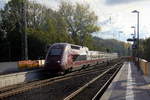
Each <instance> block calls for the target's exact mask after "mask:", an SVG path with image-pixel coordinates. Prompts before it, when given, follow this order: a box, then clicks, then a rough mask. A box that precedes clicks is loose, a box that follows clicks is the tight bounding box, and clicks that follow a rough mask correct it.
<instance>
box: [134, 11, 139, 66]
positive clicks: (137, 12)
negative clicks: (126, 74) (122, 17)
mask: <svg viewBox="0 0 150 100" xmlns="http://www.w3.org/2000/svg"><path fill="white" fill-rule="evenodd" d="M132 13H136V14H137V57H138V67H139V13H140V12H139V11H137V10H133V11H132Z"/></svg>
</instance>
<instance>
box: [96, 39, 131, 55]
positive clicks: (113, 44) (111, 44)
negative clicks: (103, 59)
mask: <svg viewBox="0 0 150 100" xmlns="http://www.w3.org/2000/svg"><path fill="white" fill-rule="evenodd" d="M93 45H94V49H95V50H99V51H105V52H106V51H107V52H117V53H119V54H120V55H128V47H129V46H130V44H127V43H125V42H121V41H118V40H114V39H102V38H99V37H93Z"/></svg>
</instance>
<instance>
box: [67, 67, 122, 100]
mask: <svg viewBox="0 0 150 100" xmlns="http://www.w3.org/2000/svg"><path fill="white" fill-rule="evenodd" d="M121 65H122V64H119V65H117V64H116V65H115V66H113V67H111V68H109V69H108V70H106V71H104V72H103V73H102V74H100V75H98V76H97V77H95V78H93V79H92V80H91V81H89V82H88V83H87V84H85V85H84V86H82V87H80V88H79V89H77V90H76V91H74V92H72V93H71V94H70V95H68V96H67V97H65V98H64V100H99V99H100V97H101V96H102V94H103V93H104V91H105V89H106V88H107V87H108V86H109V84H110V83H111V81H112V79H113V78H114V77H115V75H116V74H117V72H118V71H119V69H120V68H121Z"/></svg>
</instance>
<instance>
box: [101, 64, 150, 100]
mask: <svg viewBox="0 0 150 100" xmlns="http://www.w3.org/2000/svg"><path fill="white" fill-rule="evenodd" d="M100 100H150V82H148V81H146V80H145V78H144V77H143V75H142V74H141V71H139V70H138V69H137V66H135V65H134V64H133V63H132V62H125V63H124V64H123V66H122V68H121V69H120V71H119V72H118V74H117V75H116V77H115V78H114V79H113V81H112V83H111V84H110V86H109V87H108V88H107V90H106V91H105V93H104V94H103V96H102V97H101V99H100Z"/></svg>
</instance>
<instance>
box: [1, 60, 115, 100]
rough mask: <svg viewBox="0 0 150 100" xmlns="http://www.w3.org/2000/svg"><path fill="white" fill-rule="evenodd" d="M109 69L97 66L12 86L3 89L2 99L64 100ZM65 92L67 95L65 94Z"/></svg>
mask: <svg viewBox="0 0 150 100" xmlns="http://www.w3.org/2000/svg"><path fill="white" fill-rule="evenodd" d="M113 63H115V62H113ZM108 67H110V66H105V67H100V66H98V65H96V66H95V67H91V68H89V69H88V68H87V69H85V70H82V71H76V72H72V73H69V74H67V75H64V76H58V77H54V78H50V79H45V80H39V81H35V82H31V83H26V84H21V85H19V86H14V87H11V86H10V87H8V88H3V89H1V90H0V92H1V94H0V98H1V99H10V100H16V99H17V100H23V99H24V100H26V99H28V100H35V98H36V99H37V100H44V98H46V99H45V100H47V98H52V99H53V100H54V99H55V100H56V99H60V100H62V97H65V96H67V95H68V94H69V93H71V92H72V91H73V90H75V89H76V88H77V87H80V86H82V85H84V84H85V83H87V82H88V81H90V80H91V79H92V78H93V77H95V76H97V75H98V74H100V73H102V72H104V71H105V70H106V69H107V68H108ZM70 83H71V84H70ZM66 85H67V86H66ZM66 87H67V89H66ZM48 88H52V89H53V91H50V92H49V93H50V94H49V95H46V91H48V90H51V89H48ZM55 90H56V92H55ZM57 91H62V93H59V92H58V93H57ZM65 91H66V93H63V92H65ZM51 93H52V94H51ZM55 93H56V94H55ZM16 94H17V95H16ZM53 94H55V95H53ZM59 94H60V96H59ZM44 95H46V96H44ZM61 95H62V96H61ZM58 96H59V97H60V98H59V97H58ZM57 97H58V98H57Z"/></svg>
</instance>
